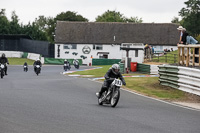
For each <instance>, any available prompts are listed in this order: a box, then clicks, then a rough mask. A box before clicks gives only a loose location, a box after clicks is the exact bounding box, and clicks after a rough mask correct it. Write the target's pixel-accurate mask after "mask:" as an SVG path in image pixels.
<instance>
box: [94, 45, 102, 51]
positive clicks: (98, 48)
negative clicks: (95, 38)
mask: <svg viewBox="0 0 200 133" xmlns="http://www.w3.org/2000/svg"><path fill="white" fill-rule="evenodd" d="M93 49H94V50H103V45H96V44H93Z"/></svg>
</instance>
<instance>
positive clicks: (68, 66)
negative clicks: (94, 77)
mask: <svg viewBox="0 0 200 133" xmlns="http://www.w3.org/2000/svg"><path fill="white" fill-rule="evenodd" d="M63 67H64V70H65V71H67V69H68V70H70V69H71V66H70V64H69V63H68V64H64V66H63Z"/></svg>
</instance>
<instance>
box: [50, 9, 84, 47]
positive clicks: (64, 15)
mask: <svg viewBox="0 0 200 133" xmlns="http://www.w3.org/2000/svg"><path fill="white" fill-rule="evenodd" d="M56 21H83V22H88V19H87V18H84V17H83V16H81V15H79V14H77V13H76V12H71V11H67V12H61V13H60V14H58V15H57V16H56V17H55V18H48V19H47V25H46V26H47V27H48V28H47V29H46V32H47V36H48V40H49V42H51V43H54V36H55V27H56Z"/></svg>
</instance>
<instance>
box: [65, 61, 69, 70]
mask: <svg viewBox="0 0 200 133" xmlns="http://www.w3.org/2000/svg"><path fill="white" fill-rule="evenodd" d="M64 64H66V65H68V66H69V68H70V63H69V61H68V60H67V59H65V61H64ZM64 69H65V68H64Z"/></svg>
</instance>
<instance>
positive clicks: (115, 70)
mask: <svg viewBox="0 0 200 133" xmlns="http://www.w3.org/2000/svg"><path fill="white" fill-rule="evenodd" d="M119 69H120V67H119V65H118V64H113V65H112V67H111V68H110V69H109V70H108V72H107V73H106V74H105V76H104V77H105V80H104V83H103V85H102V87H101V90H100V92H97V93H96V96H97V97H98V98H99V97H101V95H102V93H103V92H104V91H107V90H108V88H109V86H110V84H111V83H112V82H113V80H115V78H119V79H120V80H121V81H122V83H123V85H126V82H125V80H124V78H123V77H122V75H121V73H120V72H119Z"/></svg>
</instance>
